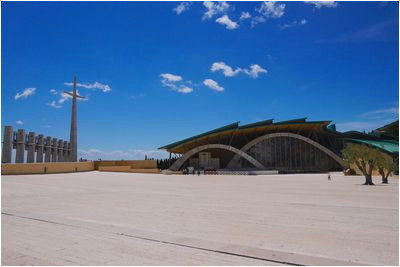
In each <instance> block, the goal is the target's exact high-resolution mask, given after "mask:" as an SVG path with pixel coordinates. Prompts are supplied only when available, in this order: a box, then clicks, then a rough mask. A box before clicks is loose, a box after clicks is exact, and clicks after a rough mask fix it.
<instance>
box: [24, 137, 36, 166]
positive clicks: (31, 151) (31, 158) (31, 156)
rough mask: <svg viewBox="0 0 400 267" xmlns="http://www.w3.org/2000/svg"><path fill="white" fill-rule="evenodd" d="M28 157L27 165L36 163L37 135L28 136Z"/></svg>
mask: <svg viewBox="0 0 400 267" xmlns="http://www.w3.org/2000/svg"><path fill="white" fill-rule="evenodd" d="M27 150H28V156H27V158H26V162H27V163H34V162H35V133H34V132H29V135H28V146H27Z"/></svg>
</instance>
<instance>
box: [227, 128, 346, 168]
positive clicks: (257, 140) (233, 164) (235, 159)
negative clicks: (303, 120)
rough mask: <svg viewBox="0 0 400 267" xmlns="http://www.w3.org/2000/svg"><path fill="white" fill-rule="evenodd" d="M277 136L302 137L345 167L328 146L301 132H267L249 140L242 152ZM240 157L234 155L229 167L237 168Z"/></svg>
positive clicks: (301, 138)
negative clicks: (300, 133)
mask: <svg viewBox="0 0 400 267" xmlns="http://www.w3.org/2000/svg"><path fill="white" fill-rule="evenodd" d="M275 137H291V138H296V139H300V140H302V141H304V142H307V143H308V144H310V145H312V146H314V147H316V148H318V149H320V150H321V151H323V152H324V153H326V154H327V155H328V156H330V157H331V158H332V159H333V160H335V161H336V162H337V163H339V164H340V166H342V167H343V168H344V167H345V165H344V163H343V160H342V159H341V158H340V157H339V156H338V155H336V154H335V153H334V152H332V151H331V150H329V149H328V148H326V147H324V146H323V145H321V144H319V143H317V142H315V141H313V140H311V139H310V138H307V137H304V136H302V135H299V134H294V133H271V134H266V135H263V136H260V137H257V138H255V139H253V140H252V141H250V142H248V143H247V144H246V145H244V146H243V147H242V148H241V149H240V150H241V151H242V152H245V153H246V154H247V151H248V150H249V149H250V148H251V147H252V146H254V145H256V144H258V143H260V142H262V141H264V140H267V139H270V138H275ZM239 158H240V157H238V155H237V154H236V155H234V156H233V158H232V159H231V161H230V162H229V163H228V166H227V168H228V169H229V168H232V169H234V168H237V167H238V166H239Z"/></svg>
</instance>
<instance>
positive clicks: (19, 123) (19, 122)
mask: <svg viewBox="0 0 400 267" xmlns="http://www.w3.org/2000/svg"><path fill="white" fill-rule="evenodd" d="M15 123H16V124H18V125H24V122H23V121H21V120H17V121H16V122H15Z"/></svg>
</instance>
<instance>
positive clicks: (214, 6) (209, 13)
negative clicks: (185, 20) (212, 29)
mask: <svg viewBox="0 0 400 267" xmlns="http://www.w3.org/2000/svg"><path fill="white" fill-rule="evenodd" d="M203 5H204V7H205V8H206V12H205V13H204V15H203V19H211V18H212V17H214V16H215V15H217V14H221V13H224V12H226V11H227V10H228V8H229V4H228V3H227V2H225V1H221V2H212V1H205V2H203Z"/></svg>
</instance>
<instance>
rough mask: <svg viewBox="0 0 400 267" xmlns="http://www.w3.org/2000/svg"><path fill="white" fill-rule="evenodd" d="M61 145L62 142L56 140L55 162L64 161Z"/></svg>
mask: <svg viewBox="0 0 400 267" xmlns="http://www.w3.org/2000/svg"><path fill="white" fill-rule="evenodd" d="M63 145H64V141H63V140H58V145H57V150H58V151H57V152H58V155H57V161H58V162H63V161H64V157H63Z"/></svg>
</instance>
